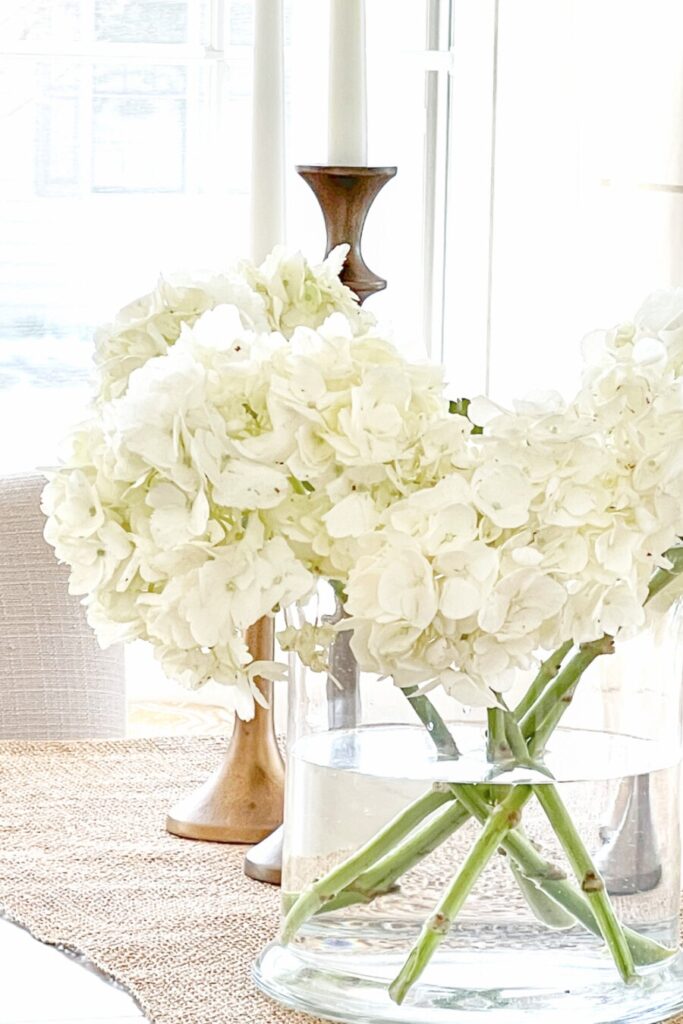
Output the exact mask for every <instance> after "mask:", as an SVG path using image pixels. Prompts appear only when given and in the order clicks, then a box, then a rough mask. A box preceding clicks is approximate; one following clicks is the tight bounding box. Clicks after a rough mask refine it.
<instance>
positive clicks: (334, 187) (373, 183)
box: [244, 165, 396, 885]
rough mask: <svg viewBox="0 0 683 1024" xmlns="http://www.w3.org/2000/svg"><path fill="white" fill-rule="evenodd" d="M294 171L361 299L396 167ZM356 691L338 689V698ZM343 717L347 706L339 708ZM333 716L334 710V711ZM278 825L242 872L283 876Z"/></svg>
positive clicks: (372, 288)
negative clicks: (376, 208) (343, 251)
mask: <svg viewBox="0 0 683 1024" xmlns="http://www.w3.org/2000/svg"><path fill="white" fill-rule="evenodd" d="M297 172H298V174H299V175H300V176H301V177H302V178H303V179H304V181H305V182H306V183H307V184H308V185H310V187H311V189H312V190H313V192H314V194H315V197H316V199H317V200H318V203H319V204H320V208H321V210H322V213H323V217H324V220H325V230H326V232H327V243H326V248H325V255H327V254H328V253H329V252H331V250H332V249H334V248H335V246H337V245H342V244H344V243H345V244H347V245H348V246H349V247H350V248H349V253H348V255H347V257H346V260H345V262H344V266H343V268H342V272H341V275H340V276H341V279H342V281H343V282H344V284H345V285H347V287H348V288H350V289H351V290H352V291H353V292H355V293H356V295H357V296H358V299H359V301H360V302H361V303H363V302H365V300H366V299H367V298H368V296H369V295H374V294H375V293H376V292H380V291H382V289H384V288H386V286H387V283H386V281H385V280H384V278H382V277H379V276H378V275H377V274H375V273H373V271H372V270H370V268H369V267H368V266H367V265H366V263H365V261H364V259H363V254H362V251H361V240H362V236H363V228H364V226H365V220H366V217H367V215H368V211H369V210H370V207H371V206H372V204H373V202H374V200H375V198H376V197H377V195H378V193H379V191H380V190H381V189H382V188H383V187H384V185H386V183H387V182H388V181H390V180H391V179H392V178H393V177H394V175H395V174H396V168H395V167H318V166H310V165H305V166H300V167H297ZM349 696H351V697H354V696H356V695H349V694H346V695H344V694H342V695H341V696H340V698H339V699H340V700H345V699H346V700H348V697H349ZM338 710H339V711H340V712H341V717H342V718H344V716H345V714H346V711H347V710H348V708H339V709H338ZM333 717H334V715H333ZM283 838H284V829H283V827H282V825H280V827H279V828H277V829H276V830H275V832H273V833H272V834H271V835H269V836H267V838H265V839H264V840H263V841H262V842H260V843H258V845H257V846H254V847H253V848H252V849H251V850H250V851H249V853H248V854H247V855H246V857H245V858H244V873H245V874H246V875H248V876H249V877H250V878H255V879H256V880H257V881H259V882H269V883H270V884H271V885H279V884H280V882H281V879H282V842H283Z"/></svg>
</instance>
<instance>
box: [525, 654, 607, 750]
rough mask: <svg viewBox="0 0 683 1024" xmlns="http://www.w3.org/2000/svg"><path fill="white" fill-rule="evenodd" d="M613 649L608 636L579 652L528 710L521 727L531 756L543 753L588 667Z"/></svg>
mask: <svg viewBox="0 0 683 1024" xmlns="http://www.w3.org/2000/svg"><path fill="white" fill-rule="evenodd" d="M613 650H614V640H613V639H612V637H608V636H604V637H601V638H600V639H599V640H594V641H592V642H591V643H587V644H582V645H581V647H580V648H579V650H578V653H577V654H575V655H574V657H573V658H571V660H570V661H569V662H567V664H566V665H565V666H564V668H563V669H562V670H561V671H560V672H559V673H558V675H557V676H556V677H555V679H554V680H553V681H552V682H551V683H550V685H549V686H548V687H547V688H546V689H545V690H544V692H543V693H542V694H541V695H540V697H539V698H538V700H537V701H536V702H535V703H534V704H533V705H532V707H531V708H530V709H529V711H527V713H526V714H525V715H524V717H523V718H522V720H521V721H520V723H519V725H520V729H521V731H522V734H523V736H524V739H525V740H526V742H527V743H528V744H529V753H530V754H531V756H532V757H538V756H539V755H540V754H542V752H543V750H544V748H545V745H546V743H547V742H548V739H549V737H550V735H551V733H552V732H553V730H554V729H555V727H556V726H557V725H558V723H559V721H560V719H561V718H562V716H563V714H564V713H565V711H566V710H567V707H568V706H569V704H570V703H571V700H572V697H573V694H574V689H575V688H576V685H577V683H578V681H579V679H580V678H581V676H582V675H583V673H584V672H585V671H586V669H587V668H588V666H589V665H591V664H592V663H593V662H594V661H595V659H596V658H599V657H600V655H602V654H611V653H612V651H613Z"/></svg>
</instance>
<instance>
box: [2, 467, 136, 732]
mask: <svg viewBox="0 0 683 1024" xmlns="http://www.w3.org/2000/svg"><path fill="white" fill-rule="evenodd" d="M44 483H45V481H44V479H43V478H42V477H41V476H38V475H31V476H10V477H0V739H41V740H44V739H55V740H67V739H91V738H92V739H95V738H107V737H116V736H123V735H124V733H125V717H126V701H125V679H124V667H123V651H122V649H121V648H120V647H118V648H111V649H109V650H107V651H102V650H101V649H100V647H99V645H98V643H97V640H96V639H95V636H94V634H93V632H92V630H91V629H90V627H89V626H88V624H87V622H86V618H85V611H84V609H83V607H82V606H81V604H80V599H79V598H77V597H71V596H70V595H69V593H68V590H67V586H68V576H69V573H68V569H67V567H66V566H63V565H59V564H58V562H57V559H56V558H55V554H54V551H53V550H52V548H51V547H50V546H49V545H48V544H47V543H46V542H45V540H44V538H43V527H44V517H43V513H42V512H41V509H40V493H41V491H42V488H43V486H44Z"/></svg>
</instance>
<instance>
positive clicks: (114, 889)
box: [0, 737, 683, 1024]
mask: <svg viewBox="0 0 683 1024" xmlns="http://www.w3.org/2000/svg"><path fill="white" fill-rule="evenodd" d="M225 743H226V740H225V739H224V738H222V737H218V738H216V737H210V738H196V737H193V738H188V739H178V738H173V739H170V738H169V739H147V740H125V741H107V740H102V741H96V742H79V743H23V742H21V743H19V742H11V741H8V742H4V743H0V911H1V912H4V913H5V914H6V915H7V916H9V917H10V918H12V919H14V920H15V921H17V922H18V923H19V924H21V925H23V926H24V927H25V928H27V929H28V930H29V931H30V932H31V933H32V934H33V935H34V936H35V937H36V938H37V939H40V940H41V941H43V942H47V943H50V944H53V945H60V946H64V947H67V948H68V949H71V950H73V951H74V952H78V953H80V954H82V955H83V956H84V957H85V958H86V959H87V960H89V961H91V962H92V963H93V964H95V965H96V966H97V967H99V968H100V969H101V970H102V971H103V972H105V973H106V974H107V975H109V976H110V977H112V978H114V979H115V980H116V981H117V982H119V984H121V985H122V986H123V987H124V988H125V989H127V990H128V992H130V993H131V994H132V995H133V996H134V997H135V999H136V1000H137V1001H138V1003H139V1004H140V1006H141V1008H142V1010H143V1012H144V1013H145V1014H146V1016H147V1017H148V1019H149V1020H150V1021H152V1022H154V1024H233V1022H234V1024H237V1022H239V1024H312V1022H313V1018H311V1017H306V1016H304V1015H302V1014H298V1013H293V1012H291V1011H288V1010H285V1009H284V1008H282V1007H280V1006H278V1005H277V1004H276V1003H274V1002H271V1001H270V1000H269V999H266V998H265V997H264V996H262V995H260V993H259V992H258V991H257V990H256V989H255V987H254V985H253V983H252V981H251V976H250V973H251V964H252V962H253V960H254V958H255V956H256V955H257V953H258V952H259V950H260V949H261V948H262V947H263V946H264V945H265V944H266V943H267V942H268V941H269V940H270V939H271V938H273V936H274V935H275V934H276V931H277V928H278V912H279V892H278V890H277V889H273V888H272V887H271V886H268V885H262V884H259V883H257V882H253V881H251V880H250V879H248V878H246V877H245V876H244V874H243V872H242V861H243V858H244V851H245V848H244V847H239V846H225V845H223V844H219V843H198V842H192V841H188V840H183V839H178V838H176V837H175V836H171V835H169V834H168V833H167V832H166V831H165V829H164V820H165V814H166V810H167V809H168V808H169V806H170V805H171V804H172V803H173V802H174V801H175V800H176V799H177V798H178V796H179V795H180V794H181V792H187V791H188V790H190V789H191V788H193V787H194V786H196V785H198V784H199V783H200V782H202V781H203V780H204V779H205V778H206V776H207V775H208V774H209V772H210V771H211V770H212V769H213V768H214V767H215V766H216V764H217V763H218V761H219V759H220V757H221V756H222V753H223V751H224V748H225ZM673 1024H683V1017H679V1018H676V1021H675V1022H673Z"/></svg>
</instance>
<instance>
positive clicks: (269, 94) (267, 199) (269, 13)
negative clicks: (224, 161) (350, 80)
mask: <svg viewBox="0 0 683 1024" xmlns="http://www.w3.org/2000/svg"><path fill="white" fill-rule="evenodd" d="M252 102H253V107H252V147H251V161H252V163H251V255H252V259H254V260H256V261H257V262H260V261H261V260H263V259H264V257H265V256H267V255H268V253H269V252H270V250H271V249H272V248H273V246H274V245H277V244H278V243H280V242H284V240H285V160H284V136H285V130H284V33H283V17H282V0H255V3H254V89H253V98H252Z"/></svg>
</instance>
